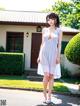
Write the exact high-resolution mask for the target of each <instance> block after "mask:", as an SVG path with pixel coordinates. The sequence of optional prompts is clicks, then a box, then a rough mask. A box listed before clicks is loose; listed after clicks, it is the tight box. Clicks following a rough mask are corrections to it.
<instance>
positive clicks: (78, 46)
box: [64, 33, 80, 65]
mask: <svg viewBox="0 0 80 106" xmlns="http://www.w3.org/2000/svg"><path fill="white" fill-rule="evenodd" d="M64 54H65V56H66V57H67V59H68V60H69V61H71V62H72V63H74V64H77V65H80V33H78V34H77V35H75V36H74V37H73V38H72V39H71V40H70V41H69V43H68V44H67V46H66V48H65V51H64Z"/></svg>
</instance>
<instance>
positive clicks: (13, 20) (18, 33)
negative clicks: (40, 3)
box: [0, 10, 79, 69]
mask: <svg viewBox="0 0 80 106" xmlns="http://www.w3.org/2000/svg"><path fill="white" fill-rule="evenodd" d="M46 15H47V13H44V12H32V11H10V10H1V11H0V46H3V47H4V48H5V49H6V51H7V52H24V53H25V69H27V68H36V67H37V62H36V60H37V57H38V53H39V48H40V44H41V30H42V28H43V27H44V26H46V25H47V24H46ZM61 29H62V32H63V39H62V45H64V46H63V47H62V53H63V51H64V47H65V45H66V44H67V42H68V41H69V40H70V39H71V38H72V37H73V36H74V35H75V34H77V33H78V32H79V31H78V30H76V29H72V28H67V27H61Z"/></svg>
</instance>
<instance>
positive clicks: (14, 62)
mask: <svg viewBox="0 0 80 106" xmlns="http://www.w3.org/2000/svg"><path fill="white" fill-rule="evenodd" d="M23 71H24V53H6V52H5V53H4V52H0V74H8V75H22V74H23Z"/></svg>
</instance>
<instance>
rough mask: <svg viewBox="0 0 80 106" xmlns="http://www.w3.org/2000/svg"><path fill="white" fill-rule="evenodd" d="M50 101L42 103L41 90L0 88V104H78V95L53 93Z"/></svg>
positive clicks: (79, 98) (77, 105) (22, 105)
mask: <svg viewBox="0 0 80 106" xmlns="http://www.w3.org/2000/svg"><path fill="white" fill-rule="evenodd" d="M52 102H53V103H52V104H44V103H43V94H42V92H35V91H24V90H8V89H0V106H80V97H73V96H67V95H66V96H65V95H60V94H54V95H52Z"/></svg>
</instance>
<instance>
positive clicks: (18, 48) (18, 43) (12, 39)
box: [6, 32, 24, 52]
mask: <svg viewBox="0 0 80 106" xmlns="http://www.w3.org/2000/svg"><path fill="white" fill-rule="evenodd" d="M23 35H24V33H23V32H7V43H6V51H8V52H23Z"/></svg>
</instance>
